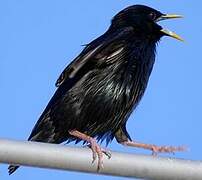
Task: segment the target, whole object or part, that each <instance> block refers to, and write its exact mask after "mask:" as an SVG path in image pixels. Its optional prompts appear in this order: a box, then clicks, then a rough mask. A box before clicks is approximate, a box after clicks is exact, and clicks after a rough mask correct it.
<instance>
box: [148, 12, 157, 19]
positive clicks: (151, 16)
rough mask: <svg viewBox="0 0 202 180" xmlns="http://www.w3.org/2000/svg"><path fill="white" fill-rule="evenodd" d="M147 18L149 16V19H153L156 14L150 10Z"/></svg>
mask: <svg viewBox="0 0 202 180" xmlns="http://www.w3.org/2000/svg"><path fill="white" fill-rule="evenodd" d="M149 18H150V19H151V20H155V19H156V14H155V13H154V12H151V13H150V14H149Z"/></svg>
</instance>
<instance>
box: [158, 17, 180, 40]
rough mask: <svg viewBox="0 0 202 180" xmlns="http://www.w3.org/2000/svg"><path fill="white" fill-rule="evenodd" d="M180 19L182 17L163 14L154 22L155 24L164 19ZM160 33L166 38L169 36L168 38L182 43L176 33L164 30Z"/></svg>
mask: <svg viewBox="0 0 202 180" xmlns="http://www.w3.org/2000/svg"><path fill="white" fill-rule="evenodd" d="M182 17H183V16H181V15H177V14H163V15H162V16H161V17H159V18H158V19H157V20H156V22H158V21H162V20H166V19H175V18H182ZM160 31H161V32H162V33H163V34H164V35H166V36H170V37H173V38H175V39H177V40H180V41H184V40H183V39H182V38H181V37H180V36H178V35H177V34H176V33H174V32H172V31H169V30H166V29H161V30H160Z"/></svg>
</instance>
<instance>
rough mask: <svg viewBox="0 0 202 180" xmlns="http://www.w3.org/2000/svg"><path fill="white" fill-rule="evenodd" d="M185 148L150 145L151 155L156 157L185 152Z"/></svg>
mask: <svg viewBox="0 0 202 180" xmlns="http://www.w3.org/2000/svg"><path fill="white" fill-rule="evenodd" d="M186 149H187V148H186V147H185V146H156V145H151V150H152V155H154V156H156V155H157V154H158V153H173V154H175V152H179V151H186Z"/></svg>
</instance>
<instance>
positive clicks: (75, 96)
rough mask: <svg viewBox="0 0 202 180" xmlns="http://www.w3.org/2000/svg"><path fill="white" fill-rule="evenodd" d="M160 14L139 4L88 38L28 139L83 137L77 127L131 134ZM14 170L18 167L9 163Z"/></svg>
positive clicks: (94, 133) (104, 134)
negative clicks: (129, 128) (129, 125)
mask: <svg viewBox="0 0 202 180" xmlns="http://www.w3.org/2000/svg"><path fill="white" fill-rule="evenodd" d="M161 15H162V13H160V12H159V11H156V10H154V9H152V8H149V7H146V6H142V5H135V6H130V7H128V8H126V9H124V10H123V11H121V12H119V13H118V14H117V15H116V16H115V17H114V18H113V20H112V24H111V26H110V27H109V29H108V30H107V31H106V32H105V33H104V34H103V35H102V36H100V37H98V38H97V39H95V40H94V41H92V42H91V43H89V44H88V45H87V46H86V47H85V48H84V50H83V51H82V52H81V54H80V55H79V56H78V57H76V58H75V59H74V60H73V61H72V63H71V64H70V65H68V66H67V67H66V68H65V70H64V71H63V72H62V74H61V75H60V77H59V79H58V80H57V82H56V86H57V90H56V92H55V94H54V96H53V97H52V99H51V100H50V102H49V103H48V105H47V107H46V109H45V110H44V112H43V113H42V115H41V117H40V118H39V120H38V122H37V123H36V125H35V127H34V128H33V130H32V133H31V135H30V137H29V138H28V140H30V141H39V142H48V143H62V142H64V141H72V140H76V141H77V142H78V141H79V140H78V139H76V138H75V137H72V136H70V135H69V133H68V131H69V130H72V129H76V130H78V131H80V132H83V133H85V134H87V135H89V136H91V137H96V138H97V139H98V140H106V141H107V143H108V142H110V141H111V140H112V139H113V138H114V137H116V139H117V141H118V142H122V141H124V140H127V139H130V136H129V134H128V132H127V130H126V122H127V119H128V117H129V115H130V114H131V112H132V110H133V109H134V108H135V107H136V106H137V105H138V103H139V101H140V99H141V98H142V96H143V94H144V91H145V89H146V86H147V83H148V80H149V76H150V73H151V71H152V68H153V64H154V61H155V50H156V43H157V42H158V41H159V40H160V38H161V37H162V36H163V35H164V34H163V33H162V32H161V31H160V30H161V29H162V28H161V26H159V25H158V24H157V23H156V21H155V20H156V19H158V18H159V17H160V16H161ZM9 169H10V170H9V172H10V173H13V172H14V171H15V169H16V167H15V166H10V168H9Z"/></svg>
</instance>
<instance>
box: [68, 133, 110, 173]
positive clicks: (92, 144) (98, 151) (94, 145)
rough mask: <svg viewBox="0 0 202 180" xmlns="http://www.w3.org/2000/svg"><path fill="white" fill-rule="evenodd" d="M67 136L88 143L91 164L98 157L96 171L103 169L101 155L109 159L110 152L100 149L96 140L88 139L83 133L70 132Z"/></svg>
mask: <svg viewBox="0 0 202 180" xmlns="http://www.w3.org/2000/svg"><path fill="white" fill-rule="evenodd" d="M69 134H70V135H72V136H74V137H77V138H79V139H82V140H84V141H86V142H88V143H89V147H90V148H91V150H92V153H93V160H92V163H94V162H95V160H96V159H97V157H98V166H97V171H99V170H100V169H102V168H103V167H104V165H103V153H104V154H105V155H106V156H108V158H110V157H111V154H110V152H109V151H107V150H106V149H103V148H101V147H100V145H99V144H98V143H97V142H96V140H95V139H94V138H92V137H90V136H88V135H86V134H84V133H81V132H79V131H77V130H71V131H69Z"/></svg>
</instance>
